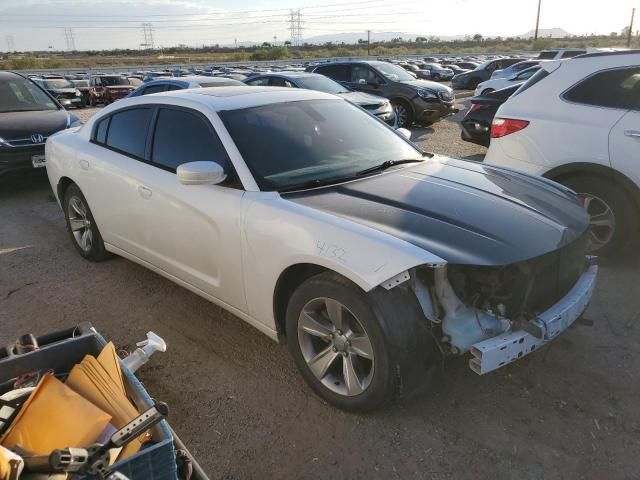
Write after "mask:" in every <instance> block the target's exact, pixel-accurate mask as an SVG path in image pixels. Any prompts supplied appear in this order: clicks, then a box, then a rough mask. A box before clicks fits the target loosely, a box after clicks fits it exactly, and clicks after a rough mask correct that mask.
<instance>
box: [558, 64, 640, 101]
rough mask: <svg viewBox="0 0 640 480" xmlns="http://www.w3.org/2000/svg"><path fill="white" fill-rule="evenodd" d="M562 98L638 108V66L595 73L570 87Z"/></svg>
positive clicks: (639, 70)
mask: <svg viewBox="0 0 640 480" xmlns="http://www.w3.org/2000/svg"><path fill="white" fill-rule="evenodd" d="M564 98H565V99H567V100H569V101H570V102H575V103H583V104H586V105H595V106H598V107H608V108H620V109H625V110H628V109H639V108H640V67H631V68H621V69H616V70H606V71H604V72H600V73H596V74H595V75H592V76H590V77H588V78H586V79H585V80H583V81H582V82H580V83H579V84H578V85H576V86H575V87H573V88H571V89H570V90H569V91H568V92H567V93H565V94H564Z"/></svg>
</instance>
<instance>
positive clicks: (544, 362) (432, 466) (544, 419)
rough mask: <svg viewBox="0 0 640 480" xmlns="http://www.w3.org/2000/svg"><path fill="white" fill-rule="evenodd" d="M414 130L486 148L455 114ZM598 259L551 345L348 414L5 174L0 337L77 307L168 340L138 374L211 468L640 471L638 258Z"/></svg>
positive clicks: (231, 324)
mask: <svg viewBox="0 0 640 480" xmlns="http://www.w3.org/2000/svg"><path fill="white" fill-rule="evenodd" d="M80 113H81V114H82V115H86V114H90V113H91V112H90V110H86V111H81V112H80ZM414 139H415V140H417V141H419V142H421V143H423V144H424V145H425V148H426V149H428V150H431V151H435V152H437V153H443V154H449V155H455V156H462V157H470V158H479V157H478V155H482V153H483V152H484V149H483V148H481V147H474V146H473V145H470V144H466V143H463V142H461V141H460V140H459V131H458V128H457V126H456V124H455V118H451V119H448V120H445V121H443V122H440V123H438V124H436V125H434V126H433V127H432V128H428V129H421V130H416V131H415V132H414ZM602 263H603V267H602V270H601V275H600V278H599V288H598V290H597V292H596V294H595V298H594V299H593V302H592V304H591V305H590V307H589V309H588V311H587V313H586V317H585V318H586V320H584V321H582V322H579V323H578V324H577V325H576V326H575V327H574V328H572V329H570V330H569V331H567V332H565V334H563V335H562V336H561V337H560V338H558V339H556V340H555V341H554V342H552V343H551V344H550V345H549V346H547V347H545V348H543V349H541V351H538V352H537V353H535V354H533V355H531V356H528V357H526V358H524V359H523V360H521V361H519V362H517V363H516V364H513V365H510V366H508V367H507V368H503V369H501V370H499V371H497V372H494V373H492V374H490V375H488V376H485V377H477V376H476V375H475V374H473V373H472V372H471V371H470V370H469V369H468V368H467V367H466V360H464V359H459V360H457V361H452V362H450V363H449V364H447V366H446V369H445V370H444V371H443V375H442V378H441V379H440V381H439V382H437V383H436V384H435V385H434V386H433V388H432V389H431V391H429V392H427V393H426V394H424V395H422V396H420V397H418V398H414V399H412V400H407V401H403V402H401V403H399V404H397V405H394V406H392V407H390V408H388V409H386V410H384V411H380V412H376V413H373V414H370V415H366V416H360V415H352V414H346V413H343V412H340V411H337V410H336V409H334V408H331V407H330V406H328V405H326V404H324V403H323V402H322V401H320V400H319V399H318V398H317V397H315V396H314V395H313V394H312V393H311V392H310V390H309V389H308V388H307V387H306V386H305V384H304V383H303V381H302V378H301V377H300V376H299V375H298V374H297V373H296V370H295V368H294V365H293V363H292V361H291V359H290V358H289V355H288V353H287V351H286V348H285V347H284V346H280V345H277V344H275V343H273V342H272V341H271V340H269V339H267V338H266V337H265V336H263V335H262V334H260V333H259V332H258V331H257V330H254V329H253V328H252V327H250V326H249V325H247V324H245V323H243V322H242V321H240V320H239V319H237V318H235V317H234V316H233V315H230V314H228V313H226V312H224V311H222V310H221V309H219V308H218V307H216V306H214V305H212V304H210V303H208V302H207V301H205V300H203V299H201V298H200V297H197V296H196V295H194V294H192V293H190V292H188V291H187V290H185V289H183V288H180V287H178V286H176V285H175V284H173V283H171V282H169V281H168V280H165V279H164V278H162V277H160V276H158V275H156V274H154V273H152V272H150V271H149V270H146V269H144V268H142V267H140V266H138V265H136V264H134V263H131V262H129V261H127V260H124V259H121V258H113V259H110V260H108V261H106V262H103V263H99V264H94V263H89V262H86V261H83V260H82V259H81V258H80V257H79V255H78V254H77V253H76V251H75V250H74V248H73V246H72V244H71V241H70V239H69V237H68V234H67V233H66V231H65V225H64V219H63V216H62V214H61V212H60V210H59V208H58V206H57V204H56V203H55V202H54V200H53V197H52V194H51V192H50V187H49V185H48V183H47V181H46V179H45V178H43V177H35V178H27V179H19V180H16V179H4V180H0V326H1V327H2V328H0V341H1V342H3V343H4V344H9V343H11V342H13V340H14V339H15V338H16V337H17V336H18V335H19V334H22V333H25V332H34V333H44V332H48V331H52V330H55V329H60V328H64V327H68V326H70V325H73V324H75V323H77V322H80V321H91V322H92V323H93V324H94V325H95V326H96V327H97V328H98V329H99V330H100V331H101V332H102V334H103V335H104V336H105V337H107V338H110V339H113V340H114V341H115V342H116V343H117V344H120V345H124V344H132V343H133V342H134V341H137V340H140V339H142V338H144V335H145V333H146V332H147V331H148V330H154V331H156V332H157V333H159V334H160V335H162V336H163V337H164V338H165V339H166V340H167V342H168V344H169V349H168V351H167V353H165V354H157V355H156V356H155V357H154V358H153V360H152V361H151V362H150V363H149V364H147V365H146V366H145V367H143V369H142V370H141V372H140V377H141V379H142V380H143V381H144V382H145V384H146V386H147V389H148V390H149V392H150V393H151V395H152V396H154V397H155V398H158V399H161V400H164V401H166V402H168V403H169V405H170V406H171V408H172V411H171V420H170V421H171V424H172V425H173V427H174V429H175V430H176V431H177V432H178V433H179V434H180V436H181V438H182V439H183V440H184V441H185V443H186V444H187V445H188V446H189V447H190V449H191V450H192V452H193V453H194V454H195V455H196V456H197V457H198V459H199V461H200V462H201V463H202V465H203V467H204V468H205V469H206V471H207V472H208V473H209V475H210V476H211V478H221V479H228V480H229V479H253V478H255V479H263V478H349V479H365V478H366V479H463V480H464V479H474V480H475V479H478V478H495V479H503V478H504V479H511V478H514V479H515V478H517V479H568V478H570V479H577V478H580V479H594V480H595V479H598V480H599V479H603V478H607V479H608V478H610V479H632V478H640V476H639V474H638V462H637V459H638V458H639V457H640V410H639V409H638V406H637V401H638V398H639V397H640V385H639V382H638V376H637V372H638V371H639V370H640V355H639V354H640V349H639V347H638V345H639V344H640V327H639V326H638V323H639V322H638V318H640V315H639V312H640V286H639V285H640V273H639V272H640V270H639V268H638V267H640V259H638V258H637V256H636V257H635V258H619V259H615V260H610V261H607V262H602Z"/></svg>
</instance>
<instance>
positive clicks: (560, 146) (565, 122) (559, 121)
mask: <svg viewBox="0 0 640 480" xmlns="http://www.w3.org/2000/svg"><path fill="white" fill-rule="evenodd" d="M624 70H625V69H611V70H603V71H600V72H597V73H594V74H593V75H590V76H588V77H586V78H585V79H583V80H581V81H580V82H578V83H577V84H576V85H574V86H573V87H571V88H569V89H568V90H567V91H566V92H565V93H564V94H563V95H562V99H563V100H564V101H565V104H564V105H562V106H561V109H559V110H558V111H554V112H553V113H554V115H553V116H552V117H551V119H550V120H549V123H548V127H549V135H550V137H551V138H552V139H553V140H554V141H553V143H552V145H554V148H555V151H553V150H552V149H548V150H547V155H548V156H549V157H550V158H551V157H553V158H556V159H562V160H563V162H566V163H574V162H584V161H585V158H584V156H585V153H588V154H589V155H588V157H589V158H588V161H591V162H594V163H599V164H602V165H607V166H609V165H611V155H610V152H609V137H610V135H611V130H612V129H613V128H614V126H615V125H616V124H617V123H618V122H619V121H620V119H621V118H622V117H623V116H624V115H625V114H626V113H627V111H628V110H629V103H628V100H627V99H625V95H624V93H623V90H622V87H621V85H622V82H623V81H624V79H625V78H626V77H627V76H628V73H626V72H625V71H624Z"/></svg>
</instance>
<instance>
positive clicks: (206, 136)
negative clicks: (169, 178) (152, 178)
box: [151, 108, 227, 171]
mask: <svg viewBox="0 0 640 480" xmlns="http://www.w3.org/2000/svg"><path fill="white" fill-rule="evenodd" d="M151 161H152V162H153V163H155V164H156V165H158V166H160V167H163V168H165V169H167V170H171V171H175V170H176V168H178V166H180V165H182V164H183V163H188V162H207V161H210V162H216V163H218V164H220V165H222V167H226V165H227V152H226V150H225V149H224V146H223V145H222V142H220V139H219V138H218V136H217V135H216V133H215V132H214V131H213V129H212V128H211V126H210V125H209V123H208V122H207V121H206V120H205V119H204V118H202V117H201V116H200V115H197V114H195V113H191V112H187V111H184V110H174V109H169V108H162V109H160V112H159V113H158V121H157V123H156V130H155V132H154V135H153V150H152V153H151Z"/></svg>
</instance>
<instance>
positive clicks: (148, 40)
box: [140, 23, 155, 50]
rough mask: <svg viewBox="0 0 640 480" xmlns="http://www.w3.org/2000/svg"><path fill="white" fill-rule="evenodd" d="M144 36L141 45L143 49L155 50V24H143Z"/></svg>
mask: <svg viewBox="0 0 640 480" xmlns="http://www.w3.org/2000/svg"><path fill="white" fill-rule="evenodd" d="M142 36H143V39H144V40H143V42H142V43H141V44H140V46H141V47H143V48H150V49H151V50H153V49H154V48H155V45H154V43H153V24H151V23H143V24H142Z"/></svg>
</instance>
